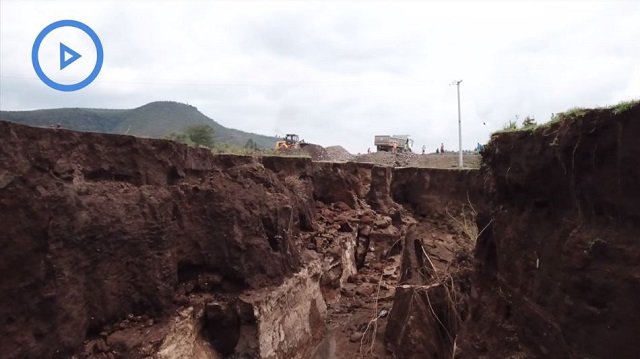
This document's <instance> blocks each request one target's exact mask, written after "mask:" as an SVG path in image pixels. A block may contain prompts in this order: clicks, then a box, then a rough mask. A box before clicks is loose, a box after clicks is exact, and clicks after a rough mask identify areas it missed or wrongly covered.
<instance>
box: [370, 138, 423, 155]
mask: <svg viewBox="0 0 640 359" xmlns="http://www.w3.org/2000/svg"><path fill="white" fill-rule="evenodd" d="M373 144H374V145H375V146H376V150H377V151H378V152H412V147H413V140H412V139H411V138H409V135H392V136H389V135H376V136H375V138H374V141H373Z"/></svg>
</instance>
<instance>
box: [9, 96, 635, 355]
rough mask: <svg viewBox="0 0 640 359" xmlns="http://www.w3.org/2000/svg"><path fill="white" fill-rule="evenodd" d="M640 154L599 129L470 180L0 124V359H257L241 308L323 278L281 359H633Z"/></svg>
mask: <svg viewBox="0 0 640 359" xmlns="http://www.w3.org/2000/svg"><path fill="white" fill-rule="evenodd" d="M638 135H640V106H637V105H636V106H635V107H633V108H632V109H631V110H629V111H626V112H623V113H620V114H614V113H613V112H612V111H611V110H595V111H591V112H588V113H587V115H586V116H584V117H582V118H575V119H570V120H568V121H565V122H562V123H556V124H553V125H549V126H545V127H541V128H538V129H536V130H534V131H527V132H512V133H503V134H499V135H497V136H495V137H494V138H493V139H492V141H491V143H490V144H489V146H488V147H487V149H486V151H485V152H484V153H483V156H484V161H485V167H484V168H483V169H482V171H477V170H444V169H430V168H415V167H411V166H416V165H414V164H412V162H411V161H414V160H416V161H420V160H425V161H427V160H429V158H431V157H429V156H426V157H420V156H421V155H412V156H411V158H408V157H407V158H402V157H397V156H394V158H393V159H392V162H393V163H388V165H389V166H386V167H381V166H377V165H376V164H375V163H355V162H348V163H333V162H312V161H311V160H310V159H309V158H295V157H288V158H283V157H258V158H252V157H247V156H233V155H212V154H211V153H210V152H209V151H207V150H204V149H193V148H188V147H187V146H184V145H180V144H176V143H172V142H169V141H163V140H150V139H138V138H134V137H129V136H117V135H102V134H92V133H76V132H72V131H66V130H50V129H37V128H30V127H26V126H20V125H12V124H8V123H5V122H0V223H2V225H3V231H2V232H0V246H1V247H2V250H3V251H2V254H1V255H0V273H3V275H2V277H0V348H1V353H2V357H7V358H57V357H60V358H62V357H70V356H73V355H75V356H76V357H78V358H146V357H171V358H177V357H185V355H186V356H187V357H188V356H192V357H200V358H216V357H219V356H231V357H233V356H241V355H244V356H245V357H257V356H258V355H259V354H258V349H257V343H255V341H254V342H252V341H251V340H249V341H247V338H249V339H251V338H253V337H252V336H251V335H249V336H247V330H248V331H249V332H251V331H252V330H255V327H256V321H257V320H258V319H257V317H256V315H258V314H260V313H256V312H255V311H254V307H252V304H251V303H257V302H259V301H260V300H261V299H264V298H267V297H268V296H269V293H270V292H272V291H273V292H274V293H279V292H277V291H276V290H278V289H279V288H283V287H284V288H286V286H285V284H286V283H288V281H290V279H292V278H295V277H296V275H298V274H299V273H301V272H303V271H304V270H305V269H306V268H307V267H308V266H309V265H311V264H314V263H316V264H317V263H321V265H322V272H321V273H320V274H318V275H317V276H316V275H314V276H312V275H309V276H308V277H307V278H311V279H313V280H312V282H313V281H315V283H316V287H315V288H316V293H320V292H321V295H320V294H318V296H317V297H316V298H319V300H320V301H321V302H322V301H323V300H324V301H325V302H326V303H327V308H328V310H327V312H326V318H323V314H321V313H319V312H318V310H317V309H315V310H310V311H309V313H308V318H302V319H303V320H304V322H305V323H301V325H308V326H309V327H310V331H309V332H308V337H305V338H302V339H300V340H299V341H298V342H296V343H297V345H298V347H296V350H297V351H296V352H287V351H286V348H285V349H282V348H280V347H278V348H276V349H277V350H276V351H275V354H274V356H276V357H298V358H303V357H311V358H317V359H319V358H358V357H363V358H370V357H378V358H394V357H395V358H450V357H457V358H538V357H553V358H583V357H589V358H609V357H615V358H635V357H640V351H639V349H638V346H637V345H636V338H637V337H638V336H640V326H639V325H638V323H640V306H639V305H638V300H637V298H640V271H639V267H638V263H640V249H639V248H640V246H639V245H638V241H637V238H638V236H637V233H638V229H639V228H638V225H639V223H640V207H639V206H638V203H640V190H639V189H638V186H637V183H638V181H639V180H640V166H639V165H638V164H637V158H639V156H640V145H638V143H639V142H638V141H637V140H636V138H637V137H638ZM415 156H417V157H415ZM446 156H447V155H444V156H443V157H440V158H445V157H446ZM383 162H384V161H383ZM427 162H428V161H427ZM425 163H426V162H425ZM407 166H409V167H407ZM396 167H401V168H396ZM476 237H477V241H476V240H475V239H476ZM350 243H351V244H352V249H351V250H352V251H353V252H349V250H347V249H346V248H347V247H348V246H349V245H351V244H350ZM345 256H346V260H345ZM318 268H320V267H318ZM349 274H350V275H349ZM318 283H319V286H320V287H319V288H320V289H317V288H318V285H317V284H318ZM307 289H308V288H307ZM309 290H311V289H309ZM303 293H306V292H303ZM249 297H250V298H249ZM320 297H321V298H320ZM247 298H249V299H247ZM296 298H297V297H296ZM301 301H302V302H304V300H301ZM315 301H316V299H313V302H314V303H315ZM289 304H290V305H291V310H293V307H295V305H296V304H298V303H289ZM320 307H322V308H323V306H320ZM313 308H316V306H313ZM279 309H280V310H281V311H286V310H287V309H289V308H287V307H286V305H285V306H283V308H279ZM323 310H324V309H323ZM305 313H306V312H305ZM305 315H306V314H305ZM178 324H179V325H178ZM263 324H264V323H263ZM267 324H268V323H267ZM300 329H303V328H302V327H301V328H300ZM176 331H177V332H178V337H180V336H181V335H182V336H185V335H186V336H189V333H191V337H189V338H190V339H189V338H186V340H187V341H189V340H190V341H191V342H193V343H195V344H193V343H192V344H193V348H192V349H193V350H192V351H189V353H191V354H181V353H186V352H181V351H180V350H182V349H184V347H179V346H178V347H174V348H173V349H171V350H169V354H171V355H169V356H166V354H167V347H166V345H165V344H166V343H167V342H170V343H171V341H170V340H168V339H167V338H172V336H175V334H176ZM267 334H268V333H267ZM289 334H290V333H289ZM194 336H197V337H198V338H195V339H194V338H193V337H194ZM241 337H242V338H241ZM243 338H244V339H243ZM182 339H185V338H182ZM196 339H197V340H196ZM198 340H200V341H198ZM243 340H244V341H243ZM256 340H257V339H256ZM202 341H204V342H202ZM275 342H276V344H277V343H278V341H275ZM183 344H184V343H183ZM162 348H164V349H162ZM181 348H182V349H181ZM161 349H162V350H164V352H163V354H162V355H161V354H160V351H161Z"/></svg>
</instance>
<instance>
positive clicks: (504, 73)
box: [0, 0, 640, 152]
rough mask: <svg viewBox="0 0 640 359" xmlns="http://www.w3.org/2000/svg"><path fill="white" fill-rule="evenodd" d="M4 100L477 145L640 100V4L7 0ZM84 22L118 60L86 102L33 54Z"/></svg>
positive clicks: (336, 135)
mask: <svg viewBox="0 0 640 359" xmlns="http://www.w3.org/2000/svg"><path fill="white" fill-rule="evenodd" d="M0 6H1V8H0V23H1V25H0V76H1V78H0V107H1V108H2V109H33V108H44V107H64V106H84V107H115V108H130V107H135V106H139V105H142V104H144V103H147V102H150V101H154V100H176V101H182V102H188V103H190V104H192V105H195V106H197V107H198V108H199V109H200V110H201V111H202V112H204V113H205V114H207V115H208V116H210V117H212V118H214V119H216V120H217V121H219V122H221V123H222V124H224V125H226V126H229V127H235V128H240V129H243V130H248V131H253V132H259V133H264V134H267V135H273V134H276V133H278V134H283V133H285V132H297V133H299V134H300V135H301V136H302V137H303V138H305V139H306V140H307V141H312V142H317V143H320V144H323V145H333V144H343V145H344V146H345V147H347V148H348V149H349V150H351V151H353V152H364V151H366V149H367V147H370V146H371V143H372V140H373V135H374V134H381V133H389V134H390V133H398V134H399V133H407V134H411V135H412V136H413V137H414V139H415V140H416V146H417V147H418V148H419V147H421V146H422V144H426V145H427V148H428V149H431V148H435V147H436V146H437V145H438V144H439V143H440V142H445V144H446V145H447V147H450V148H453V147H454V146H455V145H456V144H457V112H456V111H457V105H456V92H455V87H453V86H449V83H450V82H451V81H452V80H454V79H458V78H462V79H464V81H463V83H462V85H461V95H462V116H463V140H464V147H465V148H472V147H474V146H475V143H476V142H484V141H486V140H487V139H488V135H489V133H490V132H492V131H494V130H496V129H498V128H500V127H501V126H502V124H503V123H505V122H506V121H508V120H510V119H513V118H514V116H515V115H519V116H520V118H523V117H524V116H526V115H531V116H535V117H536V118H538V119H539V120H545V119H546V118H548V116H549V115H550V114H551V113H552V112H559V111H562V110H565V109H568V108H571V107H574V106H600V105H606V104H610V103H615V102H617V101H620V100H625V99H629V98H634V97H635V98H638V97H640V87H639V86H640V45H639V44H640V42H638V41H637V39H638V38H640V28H639V27H638V26H637V20H638V19H639V18H640V5H638V4H636V3H634V2H611V1H603V2H580V1H564V2H504V1H500V2H458V1H454V2H446V3H445V2H408V3H398V2H392V1H389V2H350V1H345V2H331V3H320V2H313V3H312V2H248V1H240V2H204V1H185V2H169V1H157V2H151V1H143V2H136V3H133V4H131V3H129V2H125V1H110V2H59V1H46V2H45V1H41V2H25V1H19V2H18V1H6V0H3V1H2V2H1V3H0ZM64 18H72V19H77V20H80V21H83V22H85V23H87V24H89V25H90V26H91V27H92V28H93V29H94V30H95V31H96V32H97V33H98V34H99V36H100V37H101V39H102V42H103V45H104V48H105V64H104V67H103V70H102V72H101V74H100V75H99V76H98V79H97V80H96V81H95V82H94V83H93V84H91V85H90V86H89V87H87V88H85V89H83V90H81V91H78V92H74V93H70V94H63V93H59V92H56V91H54V90H51V89H49V88H47V87H46V86H44V85H43V84H41V83H40V82H39V80H38V79H37V78H36V77H35V74H34V72H33V69H32V68H31V62H30V51H31V46H32V44H33V40H34V38H35V36H36V35H37V33H38V32H39V31H40V30H41V29H42V28H43V27H44V26H46V25H47V24H49V23H51V22H53V21H56V20H60V19H64Z"/></svg>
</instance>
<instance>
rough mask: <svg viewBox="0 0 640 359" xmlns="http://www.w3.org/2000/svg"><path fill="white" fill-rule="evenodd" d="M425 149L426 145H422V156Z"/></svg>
mask: <svg viewBox="0 0 640 359" xmlns="http://www.w3.org/2000/svg"><path fill="white" fill-rule="evenodd" d="M426 149H427V146H426V145H422V154H423V155H424V151H425V150H426Z"/></svg>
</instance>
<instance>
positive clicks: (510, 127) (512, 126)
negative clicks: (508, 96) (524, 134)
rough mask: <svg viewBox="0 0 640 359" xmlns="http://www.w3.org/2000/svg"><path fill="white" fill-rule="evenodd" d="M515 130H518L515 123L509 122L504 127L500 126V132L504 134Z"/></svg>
mask: <svg viewBox="0 0 640 359" xmlns="http://www.w3.org/2000/svg"><path fill="white" fill-rule="evenodd" d="M517 129H518V123H517V122H516V121H509V122H507V123H505V124H504V125H502V131H504V132H508V131H515V130H517Z"/></svg>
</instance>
